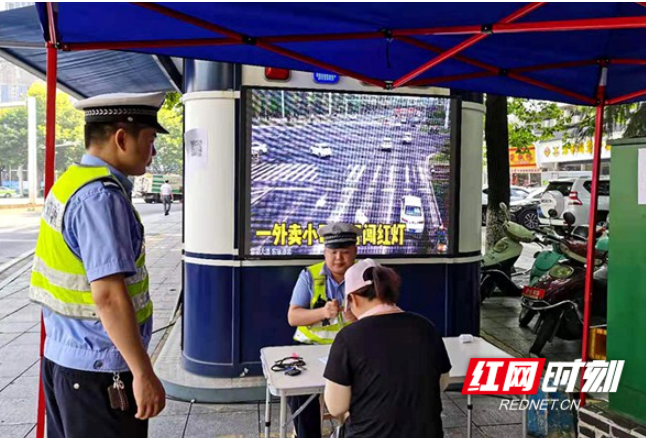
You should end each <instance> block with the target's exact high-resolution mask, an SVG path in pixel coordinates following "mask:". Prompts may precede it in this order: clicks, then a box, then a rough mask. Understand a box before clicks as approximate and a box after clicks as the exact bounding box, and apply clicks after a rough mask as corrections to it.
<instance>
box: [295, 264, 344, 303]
mask: <svg viewBox="0 0 646 440" xmlns="http://www.w3.org/2000/svg"><path fill="white" fill-rule="evenodd" d="M321 273H323V274H325V275H326V276H327V283H326V291H325V293H326V295H327V298H328V300H333V299H336V300H337V301H339V304H340V305H342V304H343V301H344V300H345V281H341V282H340V283H337V282H336V281H334V278H333V277H332V276H331V275H330V271H329V269H328V268H327V266H326V265H323V269H322V270H321ZM313 284H314V283H313V280H312V276H311V275H310V272H309V271H308V270H307V269H303V271H302V272H301V273H300V275H299V276H298V281H296V286H294V291H293V292H292V299H291V301H290V302H289V303H290V305H292V306H298V307H303V308H304V309H309V308H310V303H311V301H312V296H314V292H313V290H312V286H313Z"/></svg>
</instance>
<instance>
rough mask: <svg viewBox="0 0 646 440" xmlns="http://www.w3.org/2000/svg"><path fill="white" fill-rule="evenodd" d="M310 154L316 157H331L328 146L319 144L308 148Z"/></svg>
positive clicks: (323, 143)
mask: <svg viewBox="0 0 646 440" xmlns="http://www.w3.org/2000/svg"><path fill="white" fill-rule="evenodd" d="M310 153H312V154H313V155H314V156H318V157H330V156H332V148H330V144H326V143H325V142H320V143H318V144H314V145H312V146H311V147H310Z"/></svg>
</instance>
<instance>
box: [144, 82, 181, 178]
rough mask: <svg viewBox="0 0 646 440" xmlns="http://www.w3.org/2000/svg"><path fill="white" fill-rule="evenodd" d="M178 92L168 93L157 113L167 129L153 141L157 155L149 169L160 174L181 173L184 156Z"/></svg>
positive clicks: (160, 121)
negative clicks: (166, 131) (166, 132)
mask: <svg viewBox="0 0 646 440" xmlns="http://www.w3.org/2000/svg"><path fill="white" fill-rule="evenodd" d="M180 99H181V95H180V94H179V93H169V94H168V95H166V101H165V102H164V106H163V107H162V108H161V110H160V111H159V114H158V120H159V123H160V124H161V125H162V126H163V127H164V128H165V129H166V130H168V134H160V135H158V136H157V140H156V141H155V148H156V149H157V156H155V159H153V163H152V165H151V166H150V167H149V171H151V172H153V173H160V174H181V173H182V164H183V160H184V159H183V157H184V151H183V149H184V140H183V132H184V130H183V110H184V107H183V105H182V103H181V100H180Z"/></svg>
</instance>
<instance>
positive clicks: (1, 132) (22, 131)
mask: <svg viewBox="0 0 646 440" xmlns="http://www.w3.org/2000/svg"><path fill="white" fill-rule="evenodd" d="M26 164H27V108H26V107H14V108H8V109H5V110H2V111H0V166H3V167H4V168H5V169H6V170H9V169H11V168H13V169H15V168H18V167H19V166H21V165H23V166H25V165H26Z"/></svg>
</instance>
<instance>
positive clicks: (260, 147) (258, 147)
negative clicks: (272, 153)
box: [251, 141, 267, 154]
mask: <svg viewBox="0 0 646 440" xmlns="http://www.w3.org/2000/svg"><path fill="white" fill-rule="evenodd" d="M251 152H252V153H255V154H267V144H263V143H262V142H258V141H253V142H252V143H251Z"/></svg>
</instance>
